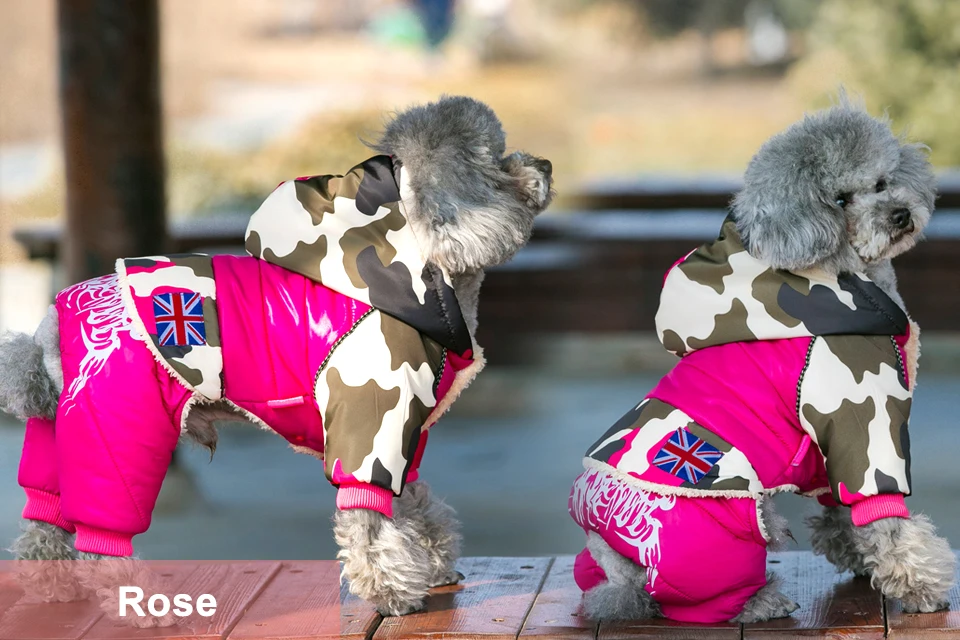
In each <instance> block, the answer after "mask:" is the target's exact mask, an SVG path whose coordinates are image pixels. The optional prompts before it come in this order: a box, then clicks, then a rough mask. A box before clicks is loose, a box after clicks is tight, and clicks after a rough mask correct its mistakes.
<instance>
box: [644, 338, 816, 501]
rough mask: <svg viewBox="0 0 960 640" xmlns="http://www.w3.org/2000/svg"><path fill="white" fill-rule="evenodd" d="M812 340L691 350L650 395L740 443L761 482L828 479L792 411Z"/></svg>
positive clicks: (803, 486) (811, 485)
mask: <svg viewBox="0 0 960 640" xmlns="http://www.w3.org/2000/svg"><path fill="white" fill-rule="evenodd" d="M811 340H812V338H793V339H789V340H762V341H756V342H733V343H729V344H724V345H718V346H715V347H710V348H709V349H703V350H700V351H694V352H693V353H690V354H687V355H686V356H684V357H683V358H681V359H680V362H678V363H677V365H676V366H675V367H674V368H673V369H672V370H671V371H670V372H669V373H668V374H667V375H666V376H664V377H663V378H662V379H661V380H660V382H659V383H658V384H657V386H656V387H654V389H653V391H651V392H650V397H652V398H657V399H658V400H662V401H663V402H666V403H668V404H670V405H672V406H675V407H679V408H681V409H682V410H683V411H684V412H685V413H686V414H687V415H689V416H690V417H691V418H693V419H694V421H696V422H697V423H698V424H702V425H704V426H705V427H707V428H708V429H710V431H712V432H713V433H716V434H717V435H718V436H720V437H721V438H723V439H724V440H726V441H727V442H729V443H730V444H731V445H733V446H734V447H736V448H737V449H739V450H740V451H742V452H743V453H744V455H745V456H746V457H747V459H748V460H749V461H750V463H751V464H752V465H753V467H754V469H756V471H757V475H758V477H759V478H760V482H761V483H762V484H763V486H764V487H777V486H780V485H784V484H794V485H797V486H798V487H799V488H800V491H810V490H812V489H817V488H821V487H827V486H829V483H828V480H827V474H826V469H825V468H824V465H823V458H822V456H821V455H820V454H819V450H818V449H817V448H816V447H811V446H810V440H809V437H808V436H807V435H806V432H805V431H804V430H803V427H801V426H800V420H799V418H798V417H797V381H798V380H799V379H800V374H801V372H802V371H803V367H804V365H805V362H806V354H807V349H808V348H809V346H810V341H811ZM691 389H696V393H690V390H691Z"/></svg>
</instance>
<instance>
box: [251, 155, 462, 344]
mask: <svg viewBox="0 0 960 640" xmlns="http://www.w3.org/2000/svg"><path fill="white" fill-rule="evenodd" d="M403 180H404V176H403V169H402V168H398V169H397V174H396V175H395V172H394V165H393V161H392V160H391V159H390V158H389V157H388V156H375V157H373V158H370V159H369V160H367V161H366V162H363V163H362V164H360V165H358V166H356V167H354V168H353V169H351V170H350V171H349V172H347V174H346V175H343V176H340V175H326V176H314V177H311V178H300V179H297V180H291V181H288V182H284V183H283V184H281V185H280V186H279V187H277V189H276V190H275V191H274V192H273V193H272V194H270V196H269V197H268V198H267V199H266V201H265V202H264V203H263V204H262V205H261V206H260V208H259V209H257V211H256V212H255V213H254V214H253V216H252V217H251V218H250V223H249V225H248V227H247V233H246V248H247V251H248V252H249V253H250V255H252V256H254V257H257V258H262V259H263V260H266V261H267V262H271V263H273V264H276V265H278V266H281V267H283V268H285V269H290V270H291V271H295V272H297V273H300V274H302V275H304V276H306V277H308V278H310V279H312V280H314V281H316V282H320V283H322V284H324V285H325V286H327V287H329V288H331V289H334V290H335V291H338V292H340V293H342V294H344V295H347V296H349V297H351V298H354V299H355V300H359V301H361V302H364V303H366V304H369V305H370V306H372V307H375V308H377V309H379V310H380V311H383V312H384V313H387V314H390V315H392V316H393V317H395V318H397V319H399V320H401V321H403V322H405V323H407V324H408V325H410V326H412V327H414V328H416V329H418V330H419V331H420V332H421V333H423V334H425V335H427V336H429V337H430V338H431V339H433V340H435V341H436V342H438V343H439V344H441V345H442V346H444V347H446V348H448V349H451V350H453V351H454V352H455V353H458V354H467V353H468V352H470V350H471V349H472V346H473V345H472V341H471V339H470V335H469V332H468V331H467V326H466V322H465V321H464V318H463V314H462V312H461V310H460V305H459V303H458V301H457V297H456V294H455V292H454V290H453V286H452V284H451V280H450V276H449V274H447V273H445V272H444V271H442V270H441V269H440V268H439V267H437V266H435V265H433V264H428V263H426V262H425V261H424V259H423V257H422V255H421V252H420V248H419V245H418V244H417V239H416V237H415V236H414V233H413V231H412V229H411V228H410V225H409V223H408V221H407V218H406V216H405V214H404V212H403V211H402V208H403V203H402V201H401V197H400V186H399V185H400V184H401V182H402V181H403Z"/></svg>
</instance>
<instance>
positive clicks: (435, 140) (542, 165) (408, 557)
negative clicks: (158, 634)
mask: <svg viewBox="0 0 960 640" xmlns="http://www.w3.org/2000/svg"><path fill="white" fill-rule="evenodd" d="M370 146H372V147H373V148H374V149H375V150H377V151H378V152H380V153H384V154H389V155H392V156H393V157H394V158H396V159H397V160H399V161H400V162H401V163H402V164H403V166H404V167H405V168H406V170H407V173H408V175H409V177H410V186H411V190H412V195H410V196H409V197H406V196H405V198H404V207H405V210H406V212H407V217H408V219H409V221H410V224H411V226H412V228H413V230H414V233H415V235H416V236H417V239H418V241H419V243H420V245H421V249H422V251H423V253H424V258H425V259H426V260H428V261H431V262H434V263H435V264H438V265H442V266H444V267H446V269H447V270H448V272H449V273H450V275H451V278H452V279H453V284H454V286H455V288H456V290H457V297H458V300H459V302H460V305H461V308H462V311H463V314H464V317H465V320H466V323H467V327H468V329H469V331H470V334H471V336H473V335H474V334H475V331H476V328H477V303H478V298H479V292H480V284H481V282H482V281H483V273H484V272H483V270H484V269H485V268H487V267H491V266H494V265H498V264H501V263H503V262H505V261H507V260H509V259H510V258H511V257H513V255H514V254H515V253H516V252H517V251H518V250H519V249H520V248H521V247H522V246H523V245H524V244H525V243H526V241H527V240H528V239H529V237H530V234H531V232H532V229H533V222H534V218H535V217H536V216H537V214H539V213H540V212H541V211H543V210H544V209H545V208H547V206H548V205H549V204H550V201H551V199H552V197H553V190H552V176H551V173H552V167H551V165H550V162H549V161H547V160H544V159H541V158H537V157H535V156H532V155H529V154H527V153H524V152H522V151H518V152H515V153H512V154H509V155H508V154H506V138H505V134H504V131H503V127H502V126H501V124H500V121H499V119H498V118H497V116H496V114H495V113H494V112H493V110H491V109H490V108H489V107H488V106H486V105H485V104H483V103H481V102H478V101H476V100H473V99H471V98H466V97H443V98H441V99H440V100H438V101H437V102H434V103H431V104H427V105H423V106H417V107H413V108H411V109H409V110H407V111H404V112H402V113H399V114H398V115H396V117H395V118H393V120H392V121H391V122H389V123H388V124H387V126H386V129H385V131H384V132H383V135H382V136H381V138H380V140H379V141H378V142H376V143H375V144H372V145H370ZM62 380H63V377H62V372H61V371H60V363H59V333H58V332H57V316H56V311H52V314H51V315H48V317H47V318H46V319H45V320H44V322H43V323H42V324H41V325H40V327H39V328H38V330H37V332H36V333H35V335H34V337H33V338H30V337H28V336H25V335H14V336H10V337H7V338H5V339H4V341H3V342H2V343H0V408H3V409H4V410H6V411H9V412H11V413H13V414H15V415H17V416H18V417H20V418H22V419H26V418H29V417H33V416H46V417H51V418H52V417H53V416H54V415H55V413H56V407H57V403H58V401H59V395H60V392H61V391H62V388H63V382H62ZM223 420H232V421H243V420H244V418H243V416H242V415H240V414H239V413H238V412H236V411H234V410H232V409H231V408H230V407H229V406H228V405H227V404H225V403H223V404H203V405H197V406H196V407H195V408H194V410H193V411H192V412H191V413H190V414H189V418H188V420H187V424H186V428H185V434H186V436H187V437H188V438H190V439H192V440H194V441H195V442H197V443H199V444H201V445H203V446H205V447H207V448H209V449H210V451H211V454H212V453H213V451H214V450H215V448H216V442H217V432H216V428H215V424H214V423H215V422H217V421H223ZM458 529H459V525H458V523H457V520H456V518H455V515H454V512H453V510H452V509H451V508H450V507H448V506H446V505H445V504H443V503H442V502H440V501H438V500H436V499H435V498H434V497H433V496H432V495H431V493H430V490H429V487H428V486H427V485H426V483H424V482H423V481H422V480H421V481H418V482H415V483H412V484H411V485H409V486H407V487H406V489H405V491H404V493H403V495H402V496H401V497H400V498H398V499H397V500H396V501H395V515H394V518H392V519H390V518H386V517H384V516H383V515H381V514H380V513H377V512H374V511H367V510H363V509H354V510H348V511H340V512H338V513H337V514H336V516H335V518H334V535H335V538H336V540H337V542H338V544H339V545H340V547H341V548H340V552H339V554H338V557H339V558H340V559H341V560H342V561H343V563H344V564H343V575H344V577H346V578H347V579H349V581H350V589H351V591H352V592H353V593H354V594H357V595H359V596H361V597H363V598H365V599H367V600H369V601H371V602H373V603H374V604H376V606H377V608H378V609H379V610H380V611H381V612H382V613H383V614H385V615H402V614H405V613H410V612H412V611H416V610H418V609H420V608H421V607H422V606H423V599H424V597H425V596H426V594H427V590H428V589H429V588H430V587H431V586H437V585H442V584H451V583H455V582H457V581H459V580H460V579H462V577H463V576H461V575H460V574H459V573H458V572H457V571H456V570H455V569H454V562H455V561H456V559H457V557H458V555H459V551H460V534H459V531H458ZM12 551H13V553H14V555H15V557H17V558H18V559H20V560H28V559H29V560H55V561H67V560H73V559H75V558H77V557H78V554H77V552H76V551H75V550H74V548H73V545H72V540H71V536H70V535H69V534H68V533H67V532H66V531H64V530H62V529H58V528H57V527H55V526H53V525H47V524H46V523H37V522H26V523H25V524H24V532H23V534H22V535H21V536H20V538H18V540H17V541H16V542H15V543H14V545H13V548H12ZM80 557H81V559H85V560H95V561H97V562H93V563H73V564H76V565H77V567H78V568H76V569H75V570H74V571H73V572H72V573H71V572H70V571H64V570H62V569H63V566H64V565H60V564H51V565H49V567H50V569H44V571H43V572H34V574H32V577H31V579H29V580H27V581H26V582H25V584H27V586H28V587H29V588H30V590H31V591H32V593H33V594H35V595H37V596H38V597H40V598H42V599H44V600H63V599H74V598H75V597H82V596H84V595H85V594H87V593H90V592H94V593H97V594H98V595H99V596H100V599H101V606H102V608H103V609H104V611H107V612H108V613H113V614H115V613H116V609H117V606H116V604H117V603H116V597H117V589H116V588H117V587H118V586H120V585H121V584H142V583H143V581H144V580H147V581H150V580H152V579H153V577H151V576H150V575H149V574H148V573H147V572H146V571H145V570H144V567H143V565H142V564H141V563H139V562H138V561H137V560H136V559H135V558H109V557H106V556H98V555H96V554H80ZM45 566H46V565H45ZM131 580H134V582H130V581H131ZM144 620H146V622H143V621H144ZM139 622H140V623H141V624H150V625H155V624H159V625H166V624H172V623H174V620H173V619H172V618H166V619H161V620H156V619H152V618H144V619H139Z"/></svg>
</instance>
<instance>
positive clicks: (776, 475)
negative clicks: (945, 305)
mask: <svg viewBox="0 0 960 640" xmlns="http://www.w3.org/2000/svg"><path fill="white" fill-rule="evenodd" d="M656 324H657V332H658V334H659V337H660V339H661V342H662V343H663V345H664V347H666V348H667V349H668V350H669V351H671V352H673V353H675V354H676V355H678V356H680V357H681V359H680V362H679V363H678V364H677V365H676V366H675V367H674V368H673V370H671V371H670V373H668V374H667V375H666V376H665V377H664V378H663V379H662V380H661V381H660V382H659V384H658V385H657V386H656V387H655V388H654V389H653V390H652V391H651V392H650V393H649V394H648V395H647V397H646V398H644V399H643V400H642V401H641V402H639V403H638V404H637V405H636V406H635V407H634V408H633V409H631V410H630V411H629V412H628V413H627V414H626V415H625V416H623V418H621V419H620V420H619V421H618V422H617V423H616V424H614V425H613V426H612V427H611V428H610V429H608V430H607V432H606V433H604V434H603V435H602V436H601V437H600V438H599V440H597V441H596V442H595V443H594V444H593V445H592V446H591V447H590V448H589V449H588V450H587V453H586V457H585V458H584V467H585V469H586V472H585V473H584V474H582V475H581V476H580V477H579V478H578V479H577V481H576V483H575V484H574V488H573V492H572V493H571V497H570V513H571V515H572V516H573V518H574V519H575V520H576V521H577V523H578V524H580V525H581V526H582V527H583V528H584V529H585V530H586V531H588V532H595V533H597V534H599V535H600V536H602V537H603V539H604V540H605V541H606V542H607V543H608V544H609V545H610V546H611V547H612V548H614V549H615V550H617V551H618V552H619V553H621V554H623V555H626V556H627V557H629V558H631V559H632V560H633V561H634V562H636V563H638V564H640V565H642V566H645V567H647V569H648V580H649V582H648V585H647V590H648V591H649V592H650V593H651V595H653V596H654V598H655V599H656V600H657V601H658V602H660V604H661V608H662V610H663V611H664V614H665V615H668V616H669V617H675V618H677V619H681V620H687V621H698V622H715V621H719V620H729V619H730V618H732V617H733V616H735V615H737V614H738V613H739V611H740V609H742V606H743V603H744V602H746V600H747V599H748V598H749V597H750V596H751V595H752V594H753V593H754V592H755V591H756V590H757V589H759V588H760V586H762V585H763V584H764V582H765V580H764V561H763V557H764V553H763V550H764V548H765V544H766V543H765V540H764V534H763V531H762V522H761V521H760V520H758V517H757V500H758V499H759V498H761V497H762V496H763V495H765V494H769V493H773V492H777V491H784V490H788V491H794V492H798V493H802V494H804V495H811V496H818V497H819V499H820V500H821V502H824V503H826V504H837V503H839V504H844V505H848V506H850V507H851V510H852V516H853V521H854V523H855V524H856V525H858V526H861V525H864V524H867V523H869V522H872V521H874V520H877V519H879V518H884V517H891V516H901V517H905V516H907V515H908V512H907V509H906V506H905V505H904V501H903V498H904V496H906V495H909V494H910V444H909V437H908V433H907V423H908V418H909V415H910V403H911V396H912V388H913V381H914V377H915V375H916V357H917V352H918V349H919V347H918V331H919V330H918V328H917V327H916V325H914V324H912V323H911V322H910V321H909V319H908V317H907V315H906V314H905V313H904V312H903V310H901V309H900V307H899V306H898V305H897V304H896V303H895V302H894V301H893V300H891V299H890V297H889V296H887V295H886V294H885V293H884V292H883V291H882V290H881V289H880V288H879V287H878V286H877V285H876V284H874V283H873V282H871V281H870V280H869V279H868V278H867V277H866V276H865V275H863V274H843V275H840V276H839V277H834V276H830V275H828V274H826V273H823V272H818V271H807V272H797V273H793V272H787V271H782V270H776V269H772V268H770V267H768V266H766V265H765V264H763V263H762V262H760V261H758V260H756V259H754V258H753V257H751V256H750V254H749V253H747V252H746V250H745V249H744V248H743V245H742V243H741V241H740V238H739V236H738V234H737V231H736V227H735V224H734V222H733V221H732V220H731V219H729V218H728V219H727V220H726V221H725V222H724V225H723V228H722V231H721V234H720V237H719V239H718V240H717V241H715V242H713V243H709V244H706V245H704V246H702V247H700V248H699V249H697V250H695V251H693V252H692V253H690V254H689V255H687V256H686V257H685V258H683V259H682V260H680V261H679V262H678V263H677V264H676V265H674V266H673V267H672V268H671V269H670V270H669V271H668V273H667V275H666V277H665V279H664V284H663V290H662V293H661V298H660V308H659V310H658V313H657V318H656ZM668 538H669V539H668ZM668 547H669V548H670V551H669V553H668V552H667V548H668ZM758 550H759V551H760V553H759V555H758V554H757V551H758ZM712 563H713V564H717V566H716V567H711V566H710V565H711V564H712ZM579 566H580V568H579V571H578V581H579V582H580V583H581V586H583V587H585V588H589V587H590V586H592V585H593V584H596V583H597V581H598V580H600V579H602V576H600V574H599V573H598V571H599V569H598V567H597V566H596V565H595V563H594V562H593V560H592V558H590V554H589V553H588V552H585V554H582V556H581V559H580V562H579ZM705 575H709V576H710V579H709V580H704V579H703V577H704V576H705ZM723 576H727V580H728V582H727V583H724V579H723Z"/></svg>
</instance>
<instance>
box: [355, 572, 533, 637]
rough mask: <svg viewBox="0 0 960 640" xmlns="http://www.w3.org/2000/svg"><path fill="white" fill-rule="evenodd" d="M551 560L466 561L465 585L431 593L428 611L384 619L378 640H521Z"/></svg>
mask: <svg viewBox="0 0 960 640" xmlns="http://www.w3.org/2000/svg"><path fill="white" fill-rule="evenodd" d="M551 562H552V560H551V559H550V558H464V559H462V560H461V561H460V562H459V563H458V564H457V568H458V569H459V570H460V571H461V572H462V573H463V574H464V576H466V578H465V579H464V581H463V583H462V584H460V585H456V586H452V587H441V588H439V589H436V590H434V591H433V592H432V594H431V596H430V597H429V598H428V599H427V602H426V607H425V609H424V610H423V611H421V612H418V613H414V614H410V615H407V616H403V617H399V618H384V620H383V622H381V623H380V627H379V628H378V629H377V632H376V633H375V634H374V636H373V637H374V640H387V639H390V640H399V639H403V638H429V637H443V638H459V639H466V638H484V639H485V640H494V639H496V638H516V637H517V635H518V634H519V633H520V629H521V628H522V627H523V622H524V620H526V617H527V613H528V612H529V611H530V608H531V606H532V605H533V602H534V600H535V599H536V596H537V593H538V592H539V590H540V585H541V584H542V583H543V579H544V577H545V576H546V573H547V570H548V569H549V568H550V564H551Z"/></svg>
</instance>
